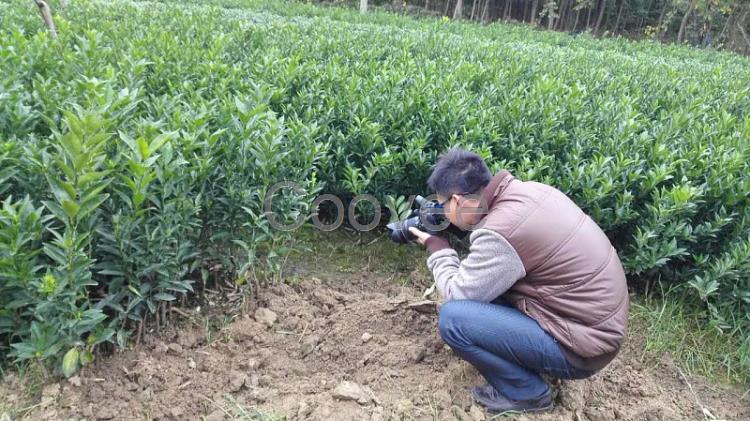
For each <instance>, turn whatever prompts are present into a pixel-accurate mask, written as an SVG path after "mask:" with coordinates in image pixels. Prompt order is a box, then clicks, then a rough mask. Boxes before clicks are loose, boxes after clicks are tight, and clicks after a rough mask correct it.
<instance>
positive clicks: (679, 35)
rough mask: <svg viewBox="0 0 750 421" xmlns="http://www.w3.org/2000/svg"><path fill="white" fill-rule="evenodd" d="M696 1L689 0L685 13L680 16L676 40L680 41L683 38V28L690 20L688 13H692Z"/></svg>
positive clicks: (685, 27)
mask: <svg viewBox="0 0 750 421" xmlns="http://www.w3.org/2000/svg"><path fill="white" fill-rule="evenodd" d="M697 3H698V0H690V4H689V5H688V9H687V10H686V11H685V15H684V16H683V17H682V22H680V31H679V32H677V42H682V41H683V40H684V39H685V29H687V24H688V21H689V20H690V15H691V14H692V13H693V9H695V5H696V4H697Z"/></svg>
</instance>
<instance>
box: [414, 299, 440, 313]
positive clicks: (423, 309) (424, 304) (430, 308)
mask: <svg viewBox="0 0 750 421" xmlns="http://www.w3.org/2000/svg"><path fill="white" fill-rule="evenodd" d="M407 307H409V308H410V309H412V310H414V311H417V312H419V313H425V314H434V313H437V303H436V302H435V301H430V300H424V301H417V302H416V303H409V305H408V306H407Z"/></svg>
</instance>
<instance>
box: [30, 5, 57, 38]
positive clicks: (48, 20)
mask: <svg viewBox="0 0 750 421" xmlns="http://www.w3.org/2000/svg"><path fill="white" fill-rule="evenodd" d="M34 3H36V7H38V8H39V14H40V15H41V16H42V20H43V21H44V24H45V25H47V29H48V30H49V33H50V35H52V38H57V28H55V21H54V20H52V11H51V10H50V8H49V5H47V2H46V1H44V0H34Z"/></svg>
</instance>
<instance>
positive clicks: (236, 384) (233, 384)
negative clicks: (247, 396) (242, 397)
mask: <svg viewBox="0 0 750 421" xmlns="http://www.w3.org/2000/svg"><path fill="white" fill-rule="evenodd" d="M245 380H247V376H246V375H245V374H244V373H240V372H234V373H232V375H231V377H230V379H229V390H230V391H231V392H239V391H240V389H242V387H243V386H244V385H245Z"/></svg>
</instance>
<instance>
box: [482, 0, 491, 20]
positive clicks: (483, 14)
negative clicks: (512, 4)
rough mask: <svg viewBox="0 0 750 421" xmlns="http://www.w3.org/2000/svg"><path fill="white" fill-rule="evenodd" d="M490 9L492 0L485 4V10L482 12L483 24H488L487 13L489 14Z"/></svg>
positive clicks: (487, 0)
mask: <svg viewBox="0 0 750 421" xmlns="http://www.w3.org/2000/svg"><path fill="white" fill-rule="evenodd" d="M489 9H490V0H486V1H485V2H484V10H483V11H482V19H481V21H482V23H486V22H487V13H488V12H489Z"/></svg>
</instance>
